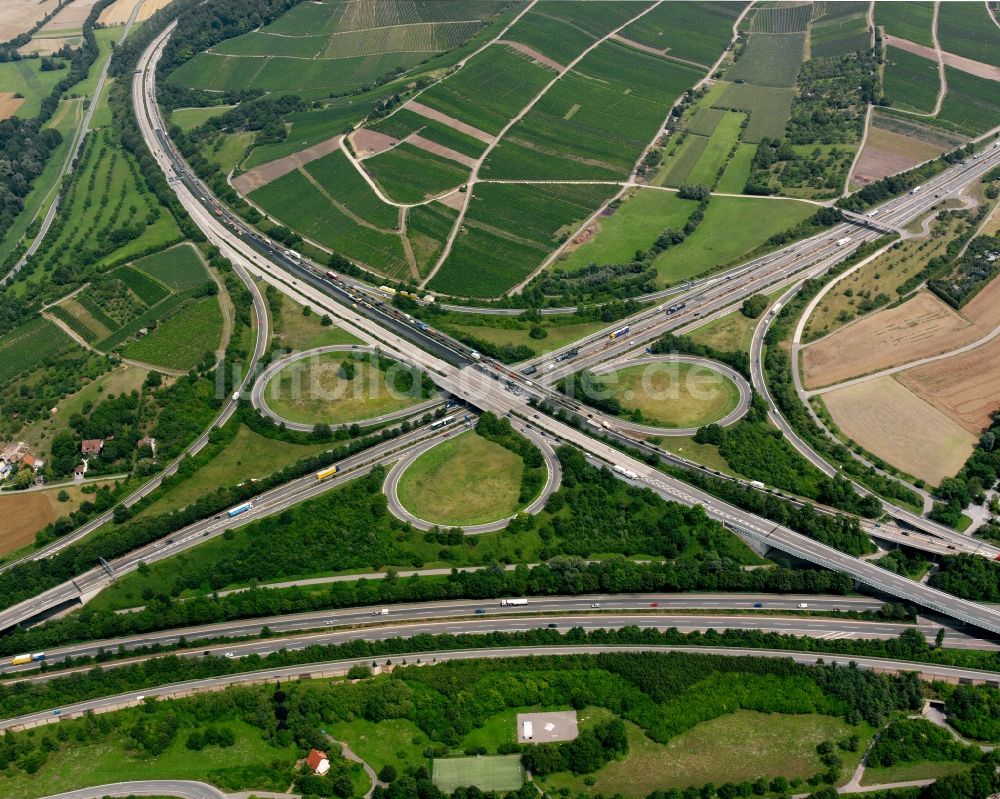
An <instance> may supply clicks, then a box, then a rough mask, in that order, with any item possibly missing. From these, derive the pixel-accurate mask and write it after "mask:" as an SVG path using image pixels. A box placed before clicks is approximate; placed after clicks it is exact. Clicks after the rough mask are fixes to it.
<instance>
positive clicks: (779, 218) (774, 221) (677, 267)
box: [654, 197, 815, 284]
mask: <svg viewBox="0 0 1000 799" xmlns="http://www.w3.org/2000/svg"><path fill="white" fill-rule="evenodd" d="M814 210H815V208H814V206H811V205H808V204H807V203H803V202H798V201H796V200H765V199H760V198H750V197H713V198H712V201H711V202H710V203H709V204H708V210H707V211H706V212H705V219H704V221H702V223H701V225H699V226H698V229H697V230H696V231H695V232H694V233H692V234H691V235H690V236H688V237H687V239H685V240H684V241H683V242H682V243H681V244H679V245H677V246H676V247H671V248H670V249H669V250H666V251H665V252H663V253H662V254H661V255H660V256H659V257H658V258H657V259H656V261H655V262H654V264H655V266H656V269H657V271H658V272H659V274H660V280H661V281H663V282H664V283H670V284H673V283H677V282H678V281H681V280H687V279H688V278H691V277H695V276H696V275H701V274H704V273H706V272H709V271H712V270H714V269H716V268H718V267H720V266H722V265H724V264H730V263H733V262H736V261H739V260H740V259H741V256H743V255H744V254H746V253H749V252H751V251H753V250H755V249H756V248H758V247H760V246H761V245H762V244H764V242H766V241H767V240H768V239H769V238H770V237H771V236H773V235H774V234H775V233H779V232H781V231H783V230H788V229H789V228H792V227H795V226H796V225H797V224H798V223H799V222H802V221H803V220H804V219H806V218H807V217H809V216H811V215H812V213H813V212H814Z"/></svg>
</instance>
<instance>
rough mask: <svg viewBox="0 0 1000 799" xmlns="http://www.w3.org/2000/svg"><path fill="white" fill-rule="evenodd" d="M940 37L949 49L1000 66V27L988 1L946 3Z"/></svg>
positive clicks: (942, 5) (946, 48)
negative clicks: (986, 2)
mask: <svg viewBox="0 0 1000 799" xmlns="http://www.w3.org/2000/svg"><path fill="white" fill-rule="evenodd" d="M939 13H940V16H939V18H938V40H939V41H940V42H941V48H942V49H943V50H946V51H948V52H949V53H955V54H956V55H961V56H965V57H966V58H971V59H972V60H974V61H983V62H985V63H987V64H993V65H994V66H1000V27H998V26H997V24H996V22H994V20H993V18H992V17H991V15H990V12H989V10H987V8H986V4H985V3H942V4H941V10H940V12H939Z"/></svg>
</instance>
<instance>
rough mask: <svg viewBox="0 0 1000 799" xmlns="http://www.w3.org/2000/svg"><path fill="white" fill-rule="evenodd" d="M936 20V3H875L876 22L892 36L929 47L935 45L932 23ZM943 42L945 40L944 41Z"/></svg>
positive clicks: (881, 0)
mask: <svg viewBox="0 0 1000 799" xmlns="http://www.w3.org/2000/svg"><path fill="white" fill-rule="evenodd" d="M933 21H934V5H933V4H932V3H920V2H916V3H913V2H896V1H895V0H893V2H885V0H879V2H877V3H875V24H876V25H878V26H880V27H883V28H885V32H886V33H888V34H889V35H890V36H898V37H899V38H901V39H909V40H910V41H911V42H916V43H917V44H922V45H925V46H927V47H933V46H934V38H933V37H932V36H931V25H932V23H933ZM942 44H943V42H942Z"/></svg>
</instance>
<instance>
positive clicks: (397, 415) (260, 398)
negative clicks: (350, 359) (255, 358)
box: [250, 344, 444, 432]
mask: <svg viewBox="0 0 1000 799" xmlns="http://www.w3.org/2000/svg"><path fill="white" fill-rule="evenodd" d="M338 352H342V353H344V354H345V355H350V354H352V353H367V354H368V355H374V356H376V357H378V356H381V355H386V356H388V357H390V358H393V359H398V360H401V361H402V359H403V356H402V355H399V354H398V353H394V352H391V351H390V352H386V351H384V350H382V349H380V348H378V347H370V346H367V345H363V344H330V345H328V346H326V347H314V348H313V349H310V350H303V351H302V352H294V353H292V354H291V355H287V356H285V357H284V358H281V359H280V360H277V361H273V362H272V363H270V364H268V366H267V368H266V369H265V370H264V371H263V372H261V374H260V376H259V377H258V378H257V379H256V381H254V384H253V388H252V389H251V390H250V402H251V404H252V405H253V407H254V408H256V409H257V410H258V411H260V412H261V413H262V414H263V415H264V416H267V417H269V418H271V419H273V420H274V421H275V422H276V423H277V424H284V425H285V427H287V428H288V429H289V430H298V431H300V432H311V431H312V430H313V429H314V428H315V427H316V425H315V423H313V424H303V423H302V422H293V421H291V420H289V419H285V418H284V417H282V416H281V415H279V414H278V413H275V411H273V410H272V409H271V408H270V407H269V406H268V404H267V396H266V393H267V386H268V383H269V382H270V381H271V379H272V378H273V377H274V376H275V375H276V374H277V373H278V372H280V371H281V370H282V369H284V368H285V367H287V366H290V365H291V364H293V363H295V362H297V361H301V360H304V359H306V358H314V357H319V356H323V355H330V354H333V353H338ZM404 365H405V366H411V364H406V363H405V362H404ZM430 377H431V379H433V377H434V375H433V373H431V375H430ZM414 385H419V381H418V382H416V383H415V384H414ZM301 388H302V389H303V390H309V388H310V387H309V386H303V387H301ZM443 402H444V398H443V397H433V398H431V399H429V400H427V401H426V402H421V403H419V404H417V405H413V406H410V407H408V408H401V409H400V410H398V411H393V412H392V413H384V414H382V415H380V416H373V417H371V418H369V419H358V420H357V424H360V425H375V424H383V423H385V422H392V421H395V420H397V419H405V418H407V417H409V416H419V415H420V414H422V413H423V412H425V411H429V410H431V409H433V408H436V407H437V406H438V405H441V404H442V403H443Z"/></svg>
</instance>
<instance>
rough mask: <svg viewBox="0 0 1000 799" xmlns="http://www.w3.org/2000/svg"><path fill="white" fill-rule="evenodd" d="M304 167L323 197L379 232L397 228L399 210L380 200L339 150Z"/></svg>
mask: <svg viewBox="0 0 1000 799" xmlns="http://www.w3.org/2000/svg"><path fill="white" fill-rule="evenodd" d="M304 169H305V171H306V172H307V173H308V174H309V175H311V176H312V177H313V178H314V179H315V180H316V182H317V183H318V184H319V185H320V187H321V188H322V189H323V190H324V191H325V192H326V194H327V196H329V197H330V198H332V199H333V200H334V202H335V203H336V204H338V205H341V206H343V207H344V208H345V209H346V210H347V211H348V212H350V213H352V214H354V215H356V216H358V217H360V218H361V219H363V220H364V221H365V222H367V223H369V224H371V225H375V226H376V227H378V228H380V229H381V230H383V231H393V230H395V229H396V228H397V227H398V224H399V209H398V208H395V207H394V206H391V205H386V204H385V203H384V202H382V201H381V200H380V199H379V198H378V195H377V194H375V192H374V191H372V188H371V186H369V185H368V183H367V182H366V181H365V179H364V178H363V177H362V176H361V175H360V174H359V173H358V170H357V169H355V168H354V166H353V165H352V164H351V162H350V161H348V160H347V156H346V155H344V153H343V152H341V151H340V150H334V151H333V152H332V153H330V154H329V155H324V156H323V157H322V158H319V159H317V160H315V161H311V162H310V163H308V164H306V165H305V167H304Z"/></svg>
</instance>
